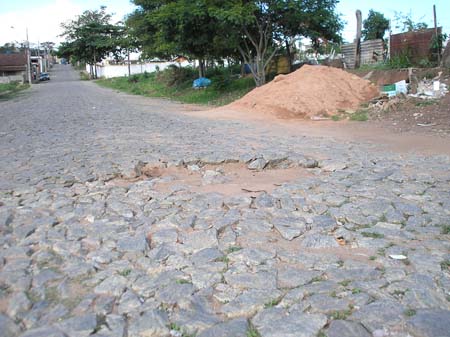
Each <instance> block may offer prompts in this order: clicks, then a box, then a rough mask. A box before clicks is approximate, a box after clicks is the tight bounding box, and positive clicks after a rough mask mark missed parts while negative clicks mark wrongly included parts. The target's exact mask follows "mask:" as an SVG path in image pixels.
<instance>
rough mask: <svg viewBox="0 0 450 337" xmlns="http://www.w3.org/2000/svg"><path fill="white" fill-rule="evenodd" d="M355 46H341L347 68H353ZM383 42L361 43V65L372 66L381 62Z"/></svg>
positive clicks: (352, 44)
mask: <svg viewBox="0 0 450 337" xmlns="http://www.w3.org/2000/svg"><path fill="white" fill-rule="evenodd" d="M355 48H356V47H355V44H354V43H349V44H345V45H343V46H342V54H343V55H344V63H345V65H346V67H347V68H350V69H353V68H355ZM383 50H384V47H383V40H381V39H377V40H369V41H364V42H361V64H372V63H377V62H380V61H382V60H383Z"/></svg>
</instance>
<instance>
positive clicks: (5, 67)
mask: <svg viewBox="0 0 450 337" xmlns="http://www.w3.org/2000/svg"><path fill="white" fill-rule="evenodd" d="M26 79H27V57H26V55H25V53H9V54H0V83H9V82H11V81H20V82H22V83H23V82H25V81H26Z"/></svg>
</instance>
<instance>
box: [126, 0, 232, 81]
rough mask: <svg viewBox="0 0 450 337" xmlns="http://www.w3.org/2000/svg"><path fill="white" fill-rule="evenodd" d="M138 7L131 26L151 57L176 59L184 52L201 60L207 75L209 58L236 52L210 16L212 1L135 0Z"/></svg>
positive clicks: (146, 54)
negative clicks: (209, 2) (209, 3)
mask: <svg viewBox="0 0 450 337" xmlns="http://www.w3.org/2000/svg"><path fill="white" fill-rule="evenodd" d="M133 3H134V4H135V5H136V6H138V9H136V10H135V11H134V12H133V13H132V14H131V15H129V16H128V18H127V26H129V27H131V28H132V30H133V32H134V35H135V36H136V37H137V39H138V41H139V42H140V44H141V45H142V51H143V52H144V55H145V56H147V57H161V58H172V57H174V56H179V55H183V56H186V57H189V58H191V59H198V60H199V64H200V67H199V75H200V76H204V68H205V67H204V66H205V61H206V60H208V59H215V58H222V57H226V56H230V55H232V54H233V47H232V46H231V47H230V45H229V44H228V43H227V40H226V39H223V38H219V37H220V35H221V26H220V23H219V22H218V21H217V18H215V17H213V16H212V15H210V12H209V7H208V0H196V1H190V0H156V1H155V0H133Z"/></svg>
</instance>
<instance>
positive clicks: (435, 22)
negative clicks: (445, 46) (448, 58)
mask: <svg viewBox="0 0 450 337" xmlns="http://www.w3.org/2000/svg"><path fill="white" fill-rule="evenodd" d="M433 17H434V35H435V37H436V45H437V61H438V66H440V65H441V43H440V41H439V40H440V39H439V35H438V29H437V20H436V5H433Z"/></svg>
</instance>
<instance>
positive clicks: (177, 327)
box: [169, 323, 195, 337]
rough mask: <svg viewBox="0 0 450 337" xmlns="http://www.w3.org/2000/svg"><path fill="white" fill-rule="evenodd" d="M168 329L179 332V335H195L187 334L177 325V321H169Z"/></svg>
mask: <svg viewBox="0 0 450 337" xmlns="http://www.w3.org/2000/svg"><path fill="white" fill-rule="evenodd" d="M169 329H170V330H173V331H177V332H179V333H181V337H195V333H193V334H189V333H187V332H186V331H185V330H184V329H183V328H182V327H181V326H179V325H178V324H177V323H170V324H169Z"/></svg>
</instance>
